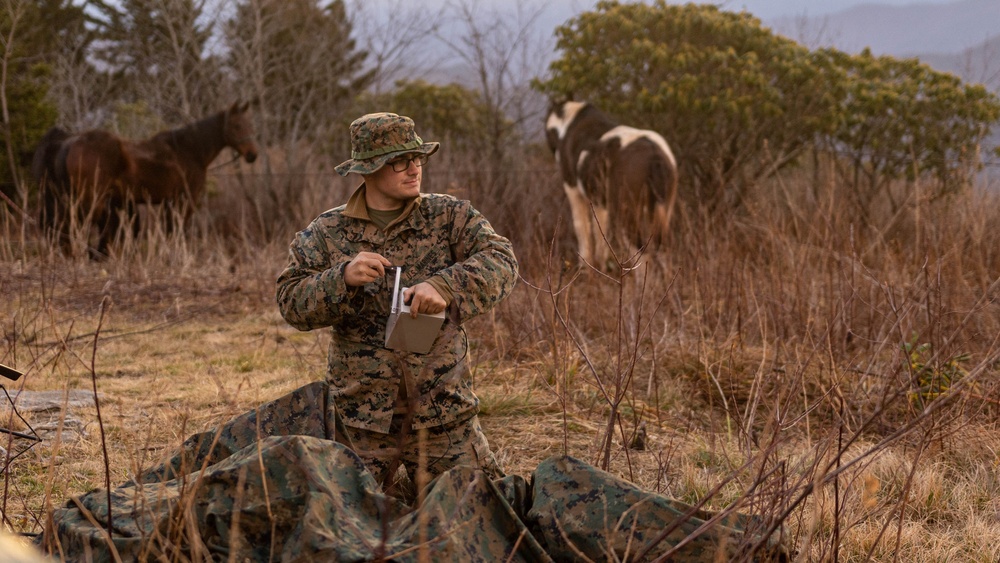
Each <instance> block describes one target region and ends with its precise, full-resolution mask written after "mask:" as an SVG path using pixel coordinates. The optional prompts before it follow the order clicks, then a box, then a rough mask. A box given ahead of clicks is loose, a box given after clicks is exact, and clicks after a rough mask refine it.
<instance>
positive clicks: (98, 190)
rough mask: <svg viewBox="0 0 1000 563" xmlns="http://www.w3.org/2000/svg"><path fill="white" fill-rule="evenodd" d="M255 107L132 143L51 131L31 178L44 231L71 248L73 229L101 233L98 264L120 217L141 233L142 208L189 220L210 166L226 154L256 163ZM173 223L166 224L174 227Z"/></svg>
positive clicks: (99, 133) (236, 108)
mask: <svg viewBox="0 0 1000 563" xmlns="http://www.w3.org/2000/svg"><path fill="white" fill-rule="evenodd" d="M248 108H249V103H244V104H240V103H234V104H233V105H232V106H231V107H229V108H228V109H226V110H223V111H220V112H218V113H215V114H213V115H210V116H208V117H205V118H203V119H201V120H199V121H196V122H194V123H191V124H188V125H185V126H183V127H180V128H178V129H171V130H168V131H162V132H160V133H157V134H156V135H154V136H153V137H151V138H149V139H146V140H142V141H133V140H128V139H122V138H121V137H118V136H117V135H115V134H114V133H110V132H108V131H103V130H91V131H85V132H83V133H79V134H76V135H70V134H68V133H66V132H65V131H63V130H61V129H58V128H53V129H52V130H50V131H49V132H48V133H47V134H46V135H45V137H44V138H43V139H42V142H41V143H40V144H39V146H38V147H37V148H36V150H35V157H34V160H33V162H32V174H33V175H34V176H35V179H36V181H37V182H38V183H39V186H40V188H41V191H42V194H43V205H42V216H41V224H42V225H43V227H45V228H48V229H51V230H53V231H55V232H56V233H57V235H58V236H59V237H60V242H61V244H62V246H63V248H64V249H66V250H69V248H70V245H69V243H70V238H71V237H70V230H71V225H73V224H76V225H82V224H84V225H85V224H87V223H86V220H87V218H89V219H90V221H91V222H92V223H93V224H94V225H96V226H97V229H98V232H99V235H98V243H97V247H96V248H92V249H91V254H92V255H94V256H95V257H103V256H107V252H108V247H109V246H110V244H111V242H112V241H113V240H114V238H115V236H116V235H117V233H118V230H119V228H120V227H121V226H122V218H123V217H122V216H123V215H124V216H125V217H124V218H125V219H126V220H127V221H129V222H130V223H131V224H132V225H133V228H135V229H138V217H137V216H136V212H135V206H136V205H137V204H146V203H148V204H163V205H164V207H165V208H166V211H168V215H169V216H172V215H173V213H169V212H170V211H172V210H176V211H177V212H178V213H179V215H180V216H181V217H182V221H183V220H184V219H187V217H188V216H190V214H191V213H192V212H193V210H194V207H195V206H197V204H198V203H199V201H200V200H201V198H202V196H203V195H204V191H205V179H206V176H207V173H208V166H209V164H211V163H212V161H213V160H215V158H216V157H217V156H219V153H221V152H222V149H224V148H226V147H231V148H233V149H234V150H235V151H236V152H237V153H239V156H242V157H243V158H244V159H245V160H246V161H247V162H253V161H254V160H256V158H257V145H256V144H255V142H254V128H253V122H252V121H251V120H250V117H249V114H248V113H247V110H248ZM169 225H170V223H168V226H169Z"/></svg>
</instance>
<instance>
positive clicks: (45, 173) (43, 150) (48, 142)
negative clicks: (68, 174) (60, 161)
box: [31, 127, 69, 185]
mask: <svg viewBox="0 0 1000 563" xmlns="http://www.w3.org/2000/svg"><path fill="white" fill-rule="evenodd" d="M68 138H69V133H68V132H67V131H66V130H65V129H61V128H59V127H53V128H51V129H49V130H48V131H47V132H46V133H45V135H44V136H43V137H42V139H41V140H40V141H38V145H37V146H36V147H35V154H34V156H33V157H32V158H31V176H32V178H34V180H35V182H38V183H39V185H40V184H42V183H43V182H45V181H46V180H48V179H51V180H55V179H56V178H58V177H60V175H59V174H57V163H56V157H57V156H58V154H59V148H60V147H61V146H62V143H63V141H65V140H66V139H68ZM63 176H64V175H63Z"/></svg>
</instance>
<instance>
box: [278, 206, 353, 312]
mask: <svg viewBox="0 0 1000 563" xmlns="http://www.w3.org/2000/svg"><path fill="white" fill-rule="evenodd" d="M319 231H320V229H319V227H318V225H317V224H316V222H314V223H313V224H312V225H310V226H309V227H308V228H307V229H305V230H304V231H300V232H299V233H297V234H296V235H295V239H294V240H293V241H292V243H291V244H290V245H289V249H288V266H286V267H285V269H284V271H282V272H281V274H280V275H279V276H278V281H277V295H276V299H277V302H278V309H279V310H280V311H281V316H282V317H284V318H285V320H286V321H288V324H290V325H292V326H293V327H295V328H297V329H299V330H312V329H314V328H320V327H327V326H333V325H335V324H338V323H339V322H340V321H341V320H342V319H344V318H347V317H353V316H355V315H356V314H357V313H358V311H360V310H361V309H362V308H363V305H364V303H363V300H364V299H365V293H364V292H363V291H358V290H357V289H352V288H348V287H347V284H346V283H345V282H344V268H345V267H346V266H347V263H348V262H349V257H348V256H347V255H346V254H344V253H342V252H340V251H339V250H335V249H331V248H329V246H328V245H327V241H326V240H324V238H323V236H322V235H321V234H320V232H319Z"/></svg>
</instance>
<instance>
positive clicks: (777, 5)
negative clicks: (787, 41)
mask: <svg viewBox="0 0 1000 563" xmlns="http://www.w3.org/2000/svg"><path fill="white" fill-rule="evenodd" d="M502 1H503V2H505V3H506V2H508V1H509V0H502ZM688 1H689V0H667V2H668V3H669V4H685V3H687V2H688ZM951 1H953V0H714V1H702V0H696V3H705V4H711V3H714V4H718V5H720V6H722V7H723V8H725V9H727V10H731V11H739V10H741V9H745V10H746V11H748V12H750V13H751V14H753V15H755V16H757V17H758V18H761V19H767V18H775V17H780V16H802V15H807V16H819V15H823V14H831V13H833V12H839V11H841V10H845V9H847V8H851V7H853V6H858V5H861V4H885V5H890V6H904V5H906V4H948V3H950V2H951ZM998 1H1000V0H998ZM546 3H547V4H549V5H550V6H551V7H553V8H556V9H557V10H560V11H564V10H565V11H569V12H570V13H576V12H581V11H584V10H589V9H592V8H593V7H594V5H595V4H597V1H596V0H555V1H552V0H548V1H547V2H546Z"/></svg>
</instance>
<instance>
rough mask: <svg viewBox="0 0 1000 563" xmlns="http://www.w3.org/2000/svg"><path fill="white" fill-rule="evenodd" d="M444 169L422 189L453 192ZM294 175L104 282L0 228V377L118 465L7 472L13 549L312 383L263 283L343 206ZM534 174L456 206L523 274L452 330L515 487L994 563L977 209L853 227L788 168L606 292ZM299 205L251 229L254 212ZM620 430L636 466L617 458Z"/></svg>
mask: <svg viewBox="0 0 1000 563" xmlns="http://www.w3.org/2000/svg"><path fill="white" fill-rule="evenodd" d="M455 174H457V173H455V172H452V176H449V177H448V178H444V179H441V180H440V181H439V184H441V185H439V186H437V189H440V190H442V191H445V190H457V188H455V186H456V185H459V183H460V182H459V180H460V179H461V175H460V174H458V176H457V178H458V179H455V178H453V176H454V175H455ZM518 174H521V175H520V176H519V175H518ZM289 178H292V177H291V176H289ZM296 178H297V179H295V180H294V181H293V180H292V179H286V180H287V181H286V180H282V179H281V178H280V177H279V178H270V179H267V178H261V177H252V178H249V179H248V178H246V177H241V179H242V181H241V182H240V183H239V184H236V185H225V183H223V185H222V186H217V188H216V191H215V194H216V195H215V196H214V199H212V200H210V202H209V206H208V207H207V208H206V209H203V210H202V211H201V212H199V214H198V215H197V216H196V218H195V222H194V224H193V227H192V228H191V229H189V232H188V233H187V234H186V235H185V236H180V235H177V234H173V235H167V234H164V233H162V232H160V231H156V233H157V234H155V235H152V236H148V237H143V238H141V240H137V241H126V243H125V244H124V245H122V246H120V247H119V251H118V252H117V253H116V254H115V255H113V256H111V257H110V258H109V259H108V260H105V261H103V262H90V261H87V260H83V259H71V258H65V257H62V256H59V255H58V254H57V253H55V252H53V251H52V250H51V248H52V245H51V244H50V242H49V241H45V240H44V239H43V238H42V237H41V235H40V234H39V233H37V232H35V231H34V229H33V226H32V225H31V223H30V222H26V221H22V220H20V219H19V218H18V217H16V216H14V215H12V214H11V213H9V212H8V213H7V214H6V215H5V216H0V232H3V237H4V238H3V241H4V242H3V243H2V244H0V259H2V262H3V264H2V266H0V293H2V295H3V296H4V297H3V299H2V301H0V319H2V320H0V326H2V327H3V331H4V332H3V336H4V340H3V348H2V349H0V362H3V363H6V364H9V365H15V366H16V367H18V368H19V369H21V370H23V371H25V372H26V375H25V377H23V378H22V379H21V380H20V381H19V382H17V383H16V384H9V383H7V382H4V383H5V384H6V386H7V388H8V389H12V388H14V389H16V388H19V387H21V386H23V388H24V389H28V390H60V391H62V390H88V389H90V388H91V384H92V382H91V376H92V375H95V376H96V382H97V387H98V390H99V393H100V400H101V402H100V406H101V414H102V416H101V418H102V421H103V425H104V437H105V440H106V443H107V447H108V450H109V458H110V463H109V466H110V468H111V471H110V475H105V470H104V462H103V458H102V447H101V433H100V430H99V427H98V421H97V417H96V412H95V410H94V409H93V408H89V409H86V408H85V409H82V410H79V409H78V410H77V411H76V412H75V414H76V415H77V416H78V417H79V418H80V419H81V420H82V421H83V423H84V428H83V432H82V433H78V432H76V431H74V430H73V429H72V428H66V429H64V432H63V433H62V435H61V436H60V437H55V435H54V434H53V435H51V436H52V437H51V438H50V439H47V440H46V441H44V442H42V443H41V444H39V445H37V446H35V447H34V448H33V449H32V450H31V451H30V452H28V453H27V454H25V455H23V456H22V457H20V458H18V459H17V460H15V462H14V463H13V464H12V465H11V466H10V469H9V471H8V477H7V479H6V481H5V486H6V487H7V491H6V495H5V498H6V504H5V512H4V516H5V518H6V519H7V522H8V524H9V526H10V527H11V528H12V529H14V530H16V531H19V532H37V531H39V530H40V525H41V522H42V521H43V519H44V513H45V511H46V510H47V509H49V508H51V507H52V506H54V505H57V504H59V503H62V502H63V501H64V500H65V499H66V497H67V496H68V495H72V494H78V493H82V492H85V491H87V490H90V489H92V488H94V487H102V486H104V483H105V482H106V481H108V482H110V483H112V484H113V485H114V484H118V483H121V482H123V481H125V480H126V479H128V478H129V477H130V476H131V475H134V474H135V473H136V472H138V471H139V470H140V468H142V467H149V466H150V465H151V464H152V463H155V462H156V461H157V460H158V459H159V458H160V456H161V455H163V454H165V453H167V452H169V451H170V450H171V449H172V448H174V447H176V446H177V445H179V443H180V442H181V441H182V440H183V439H184V438H185V437H186V436H188V435H190V434H192V433H194V432H197V431H201V430H204V429H206V428H209V427H211V426H213V425H215V424H218V423H219V422H222V421H225V420H227V419H228V418H229V417H231V416H233V415H235V414H237V413H241V412H244V411H245V410H247V409H249V408H251V407H252V406H254V405H256V404H259V403H261V402H264V401H267V400H269V399H271V398H274V397H276V396H279V395H281V394H284V393H286V392H287V391H290V390H292V389H294V388H296V387H299V386H301V385H303V384H305V383H307V382H310V381H314V380H316V379H318V378H321V377H322V376H323V373H324V370H325V361H324V360H325V353H326V342H327V338H328V337H327V335H326V334H325V333H324V332H323V331H316V332H314V333H300V332H297V331H295V330H294V329H291V328H290V327H288V326H287V325H286V324H285V323H284V322H283V320H282V319H281V317H280V316H279V315H278V313H277V310H276V307H275V306H274V304H273V289H274V287H273V283H274V279H275V277H276V275H277V273H278V271H279V270H280V268H281V267H282V265H283V263H284V260H285V255H284V253H285V246H284V245H285V241H287V240H289V239H290V237H291V234H292V233H293V232H294V230H295V229H296V228H299V227H301V226H304V225H305V224H306V222H307V221H308V220H309V219H311V218H312V216H314V215H315V214H317V213H318V212H319V211H322V207H318V206H332V205H335V204H338V203H340V202H342V201H343V199H342V198H343V197H344V194H346V193H347V187H346V186H344V185H342V184H336V185H334V186H333V187H332V188H331V187H330V186H328V185H326V184H325V183H320V182H314V181H312V180H310V178H309V177H305V178H302V177H296ZM550 178H551V170H550V169H547V168H545V169H541V170H539V169H537V168H536V169H532V170H530V171H525V172H523V173H517V172H515V173H512V178H511V179H510V183H509V184H507V188H504V187H503V186H499V187H498V186H496V185H494V186H492V187H489V188H487V187H486V186H483V185H473V186H470V187H466V188H463V189H465V190H467V191H468V192H469V193H470V194H472V193H475V194H476V196H477V201H475V203H476V204H477V207H479V208H480V209H481V210H483V211H484V213H486V215H487V216H488V217H491V218H494V220H493V222H494V225H495V226H496V227H497V228H498V230H500V231H501V232H503V233H504V234H507V235H509V236H510V237H511V238H512V239H513V240H514V242H515V244H516V248H517V250H518V254H519V256H520V259H521V265H522V271H521V274H522V277H523V280H524V282H523V283H522V284H520V285H519V287H518V288H517V290H516V291H515V293H514V294H513V295H512V296H511V298H510V299H509V300H508V301H507V302H506V303H505V304H504V305H503V306H501V307H500V308H499V309H498V310H497V311H495V312H494V313H493V314H491V315H488V316H486V317H483V318H480V319H476V320H475V321H474V322H473V323H471V326H469V333H470V336H471V337H472V339H473V352H472V354H473V358H474V360H475V365H476V368H475V377H476V387H477V391H478V393H479V395H480V397H481V399H482V409H483V413H482V420H483V424H484V427H485V428H486V431H487V433H488V436H489V437H490V440H491V443H492V445H493V447H494V449H495V450H496V451H497V453H498V456H499V457H500V459H501V461H502V462H503V463H504V465H505V466H506V469H507V470H508V472H511V473H520V474H525V475H526V474H528V473H530V472H531V471H532V470H533V469H534V467H535V466H536V465H537V464H538V462H540V461H541V460H542V459H544V458H546V457H548V456H550V455H555V454H561V453H568V454H570V455H574V456H576V457H579V458H581V459H583V460H585V461H588V462H591V463H595V464H598V465H603V464H605V463H606V464H607V467H608V469H609V470H610V471H612V472H613V473H615V474H618V475H621V476H624V477H625V478H627V479H629V480H631V481H633V482H635V483H637V484H639V485H641V486H643V487H647V488H649V489H652V490H656V491H660V492H662V493H664V494H668V495H671V496H673V497H676V498H678V499H680V500H682V501H684V502H688V503H692V504H694V503H699V502H704V503H705V504H704V506H705V507H706V508H709V509H713V510H719V509H723V508H725V507H727V506H730V505H732V504H734V503H735V505H736V506H737V507H739V509H740V510H744V511H748V512H756V513H759V514H762V515H764V516H765V521H767V522H771V521H774V522H775V524H776V525H777V524H778V523H780V524H781V525H782V526H783V530H784V532H785V533H786V534H787V537H788V540H789V543H790V545H792V547H793V548H794V549H795V550H796V552H797V553H798V559H799V560H802V561H820V560H843V561H862V560H867V559H873V560H899V561H945V560H951V561H984V562H985V561H996V560H997V559H998V557H1000V539H997V538H1000V501H998V500H997V499H998V498H1000V494H998V493H1000V491H998V490H997V489H998V487H1000V485H998V483H1000V479H998V464H1000V457H998V454H997V452H1000V429H998V428H997V427H996V424H995V420H996V414H997V410H998V396H1000V395H998V393H997V390H998V389H997V384H996V374H997V369H998V365H1000V364H998V359H1000V347H998V345H997V337H998V335H1000V306H998V304H997V302H996V300H997V297H998V293H997V291H998V279H1000V278H998V276H1000V233H998V231H997V230H996V229H995V228H994V227H993V226H994V225H996V224H998V221H1000V211H997V210H998V209H1000V207H998V206H997V198H996V197H995V196H994V195H992V194H991V193H970V194H967V195H965V196H962V197H958V198H953V199H950V200H947V201H938V202H930V201H921V202H919V205H918V204H917V203H915V202H912V201H911V202H910V204H909V206H908V207H905V208H904V209H903V211H901V212H899V213H892V212H889V211H885V212H879V213H872V216H883V217H885V220H884V222H882V223H880V224H871V225H868V224H865V225H862V224H857V223H856V222H855V220H856V217H855V216H854V215H853V214H852V213H851V212H850V207H849V205H848V204H847V203H846V202H847V201H848V199H847V197H846V195H845V194H844V193H842V192H843V189H842V188H840V187H838V186H836V185H835V183H833V182H827V181H824V182H823V183H822V184H821V185H819V186H817V185H815V184H814V183H813V180H812V179H811V178H810V179H806V177H805V176H804V175H803V176H801V177H797V176H792V177H790V178H786V179H783V180H781V181H775V182H774V183H773V184H772V185H770V186H767V187H766V189H763V190H762V191H761V193H760V194H759V196H758V197H757V198H756V199H755V200H754V201H752V202H750V204H749V205H748V207H747V208H746V210H745V211H744V212H741V213H733V214H731V215H727V216H725V217H714V218H712V220H711V221H709V220H706V219H705V218H703V217H700V216H699V213H698V211H697V208H695V207H693V206H688V207H687V208H685V210H684V212H683V213H681V214H680V215H679V220H678V221H677V223H676V229H675V230H674V233H673V237H674V240H673V241H672V243H671V245H670V250H669V251H665V252H663V253H661V254H658V255H656V256H655V257H654V256H648V257H645V265H644V266H643V267H641V268H639V269H638V270H635V271H631V272H619V273H618V274H614V275H611V276H601V275H598V274H596V273H595V272H591V271H589V270H587V269H583V270H579V269H578V268H577V267H576V266H575V264H574V262H573V260H572V254H571V250H572V238H571V236H570V234H569V233H568V230H567V228H566V226H567V225H568V213H566V212H565V209H563V208H564V206H563V205H562V199H561V197H562V195H561V193H560V192H559V191H558V189H557V188H555V186H554V185H552V184H553V183H552V182H551V181H550ZM327 179H328V178H326V177H324V178H323V182H326V180H327ZM295 182H298V184H296V183H295ZM550 185H551V190H550V189H549V187H550ZM518 186H521V188H520V189H521V191H518V192H516V193H517V194H518V197H513V198H512V197H502V196H503V194H504V189H515V188H516V187H518ZM524 186H535V188H534V189H532V190H527V189H524ZM542 187H544V188H545V190H548V191H545V190H542V189H541V188H542ZM223 188H225V189H223ZM268 190H274V191H268ZM326 193H330V194H332V195H331V196H329V197H325V196H324V195H323V194H326ZM295 194H300V195H299V196H298V199H294V200H293V201H290V202H289V203H288V207H287V209H283V211H282V214H278V215H274V216H273V218H274V219H275V221H273V222H272V223H271V224H268V225H267V227H266V228H264V227H263V225H264V224H265V223H267V222H268V218H269V217H270V216H269V215H268V213H267V209H268V206H269V205H272V204H271V203H268V202H272V201H276V200H280V197H293V196H294V195H295ZM279 196H280V197H279ZM876 211H878V210H876ZM285 215H288V216H287V217H286V216H285ZM553 241H554V242H553ZM5 418H7V417H5ZM26 418H28V422H29V423H32V424H41V423H44V422H47V421H43V420H42V415H40V414H35V413H32V414H31V415H29V416H26ZM57 422H58V421H57ZM609 423H610V426H611V428H612V429H613V433H612V437H611V441H610V442H608V441H607V429H608V427H609ZM640 424H643V425H644V426H645V429H646V431H647V433H648V439H647V448H646V449H645V450H642V451H639V450H629V449H627V448H624V447H623V444H624V443H626V442H629V441H631V439H632V437H633V436H634V434H635V432H636V431H637V429H638V428H639V426H640ZM4 426H6V427H11V426H14V427H17V423H16V421H14V420H11V421H10V423H9V424H7V423H4ZM15 449H16V448H15ZM769 519H770V520H769ZM779 521H780V522H779Z"/></svg>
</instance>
